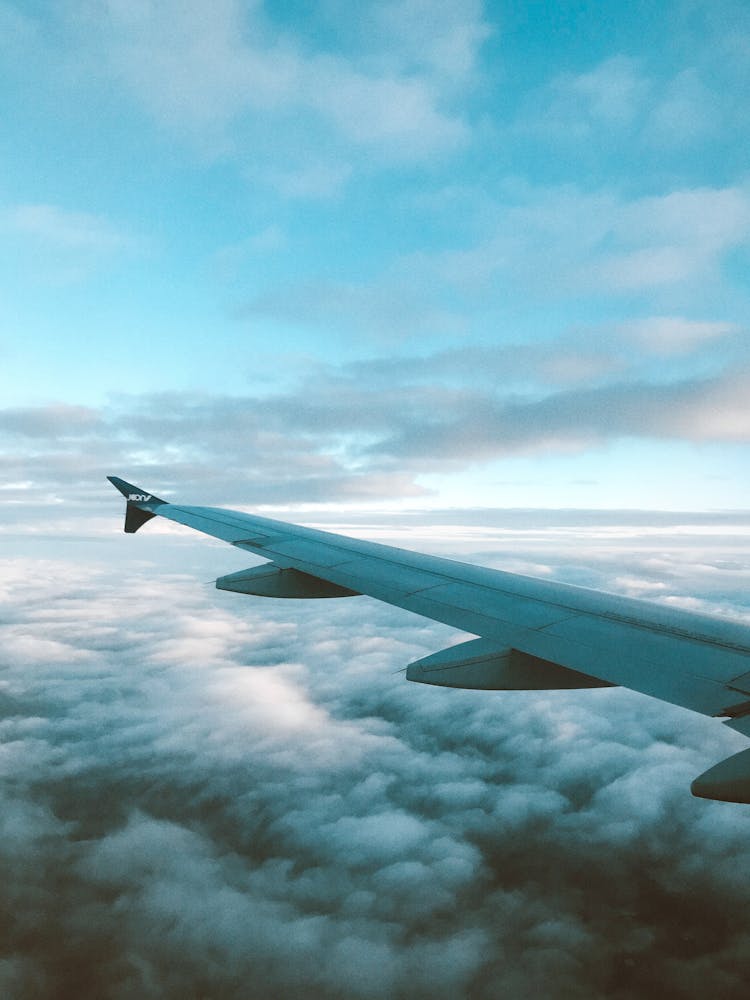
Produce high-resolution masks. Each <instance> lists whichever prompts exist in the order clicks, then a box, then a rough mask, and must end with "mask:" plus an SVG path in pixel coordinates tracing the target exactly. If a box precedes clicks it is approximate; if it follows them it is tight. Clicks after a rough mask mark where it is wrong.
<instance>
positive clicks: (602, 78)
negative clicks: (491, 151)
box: [525, 55, 650, 141]
mask: <svg viewBox="0 0 750 1000" xmlns="http://www.w3.org/2000/svg"><path fill="white" fill-rule="evenodd" d="M649 90H650V83H649V81H648V80H647V78H646V77H645V76H644V74H643V71H642V69H641V68H640V66H639V65H638V63H637V62H636V60H634V59H630V58H628V57H626V56H622V55H616V56H612V57H610V58H608V59H605V60H604V61H603V62H601V63H599V65H597V66H595V67H594V68H593V69H591V70H589V71H588V72H586V73H563V74H561V75H559V76H557V77H555V78H554V79H553V80H551V81H550V82H549V83H548V84H546V85H545V86H544V87H543V88H542V89H541V90H540V91H539V92H537V93H536V94H534V95H531V97H530V102H531V103H530V105H529V107H528V108H527V111H526V115H527V119H528V120H527V122H526V123H525V124H526V127H528V128H531V129H542V130H544V131H551V132H553V133H555V134H559V135H561V136H565V138H566V139H567V140H568V141H569V140H570V139H575V140H579V141H580V140H585V139H587V138H590V136H591V133H592V132H595V131H596V132H599V131H602V132H604V130H609V129H623V128H628V127H629V126H631V125H632V124H633V123H634V122H635V121H636V120H637V118H638V117H639V116H640V115H641V114H642V111H643V107H644V104H645V102H646V101H647V99H648V97H649Z"/></svg>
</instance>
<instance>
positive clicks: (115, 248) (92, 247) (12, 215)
mask: <svg viewBox="0 0 750 1000" xmlns="http://www.w3.org/2000/svg"><path fill="white" fill-rule="evenodd" d="M0 233H2V234H3V235H4V236H5V240H6V243H7V244H8V245H10V246H12V247H13V250H14V255H15V260H14V264H15V265H16V266H18V262H19V261H21V262H22V264H23V267H24V269H25V270H26V271H31V272H32V273H33V274H34V276H35V277H36V278H41V279H43V280H46V281H51V282H53V283H55V284H57V283H63V284H67V283H69V282H76V281H80V280H82V279H84V278H86V277H87V276H88V275H89V274H90V273H91V272H92V271H95V270H97V269H98V268H99V267H101V266H102V265H103V264H104V263H105V262H107V261H108V260H111V259H113V258H116V257H118V256H120V255H122V254H124V253H128V252H133V251H137V250H142V249H143V248H144V247H145V243H144V241H142V240H141V239H139V238H137V237H135V236H133V235H132V234H130V233H128V232H127V231H126V230H125V229H123V228H118V227H116V226H115V225H113V223H112V222H111V221H110V220H109V219H106V218H105V217H104V216H101V215H95V214H93V213H91V212H78V211H72V210H70V209H65V208H62V207H60V206H59V205H50V204H19V205H12V206H9V207H7V208H4V209H0Z"/></svg>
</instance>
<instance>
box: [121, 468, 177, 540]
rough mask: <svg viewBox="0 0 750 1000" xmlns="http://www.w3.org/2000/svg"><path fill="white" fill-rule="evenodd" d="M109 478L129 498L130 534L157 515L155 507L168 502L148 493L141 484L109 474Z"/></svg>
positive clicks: (126, 514)
mask: <svg viewBox="0 0 750 1000" xmlns="http://www.w3.org/2000/svg"><path fill="white" fill-rule="evenodd" d="M107 479H108V480H109V481H110V483H112V485H113V486H114V488H115V489H116V490H119V491H120V493H122V495H123V496H124V497H125V499H126V500H127V505H126V507H125V531H126V532H127V534H128V535H133V534H135V532H136V531H138V529H139V528H140V527H141V526H142V525H144V524H145V523H146V521H150V520H151V518H152V517H156V513H155V511H154V508H156V507H160V506H161V505H162V504H165V503H166V502H167V501H166V500H160V499H159V497H155V496H154V495H153V493H147V492H146V491H145V490H142V489H141V488H140V487H139V486H133V484H132V483H126V482H125V480H124V479H119V478H118V477H117V476H107Z"/></svg>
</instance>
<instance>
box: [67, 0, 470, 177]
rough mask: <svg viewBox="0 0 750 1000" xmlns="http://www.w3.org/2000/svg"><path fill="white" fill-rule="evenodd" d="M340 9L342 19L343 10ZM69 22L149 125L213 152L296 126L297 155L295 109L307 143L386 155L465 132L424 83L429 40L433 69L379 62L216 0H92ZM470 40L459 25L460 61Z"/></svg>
mask: <svg viewBox="0 0 750 1000" xmlns="http://www.w3.org/2000/svg"><path fill="white" fill-rule="evenodd" d="M340 16H341V17H342V18H345V19H349V18H350V17H351V12H350V11H348V10H347V11H341V12H340ZM73 26H74V30H75V31H77V33H78V37H79V44H80V46H81V48H82V51H84V52H85V53H87V56H88V59H89V62H90V63H92V68H93V60H94V59H95V60H96V64H97V65H96V71H97V72H98V73H100V74H103V75H104V76H105V77H107V78H109V79H110V80H114V81H115V82H116V83H117V84H119V85H121V86H124V87H125V88H126V89H127V91H129V92H130V94H131V95H132V96H133V97H135V99H136V100H137V101H138V102H139V103H140V104H141V105H142V107H143V108H145V109H146V111H147V112H148V113H149V114H150V115H152V116H153V117H154V118H155V119H156V120H157V121H158V122H159V123H161V124H162V125H163V126H165V127H167V128H169V129H170V130H172V131H177V132H178V133H183V134H187V135H192V136H194V137H196V138H198V139H199V140H200V141H201V142H202V143H203V144H204V148H205V149H206V150H211V149H213V151H214V152H215V153H217V154H219V155H226V153H228V152H233V153H234V152H240V153H241V151H242V150H243V149H253V150H257V148H258V146H259V143H258V138H259V136H263V137H265V138H267V139H268V140H269V141H270V142H271V143H272V144H273V137H272V133H271V131H269V129H270V127H271V125H272V126H273V128H275V129H276V130H277V131H278V130H280V131H281V132H282V133H287V134H291V133H295V132H299V136H300V141H302V150H303V151H304V149H306V148H307V144H306V143H305V142H304V141H303V140H302V136H303V134H304V130H302V131H299V123H298V121H297V120H296V119H297V117H298V116H300V115H303V116H304V115H308V116H310V115H312V116H319V122H318V126H319V127H318V128H317V130H316V132H317V135H318V142H317V147H318V149H320V135H321V134H324V133H325V131H326V130H327V129H328V130H331V131H332V133H333V135H334V137H335V139H338V141H343V142H344V143H347V144H352V145H353V146H354V147H355V148H356V147H364V148H365V149H366V150H367V151H368V153H370V154H372V153H374V154H375V155H376V156H378V157H382V158H383V159H385V160H386V161H388V160H394V159H395V160H397V161H399V160H402V159H406V160H411V159H421V158H423V157H425V156H429V155H433V154H436V153H440V152H442V151H445V150H450V149H452V148H454V147H455V146H456V145H457V144H461V143H463V142H464V141H465V139H466V138H467V135H468V127H467V125H466V124H465V123H464V121H463V120H462V118H461V117H460V115H459V114H457V113H454V111H452V110H451V108H450V107H447V106H445V105H444V101H443V94H442V93H441V87H440V86H439V84H438V83H436V62H437V64H439V63H440V59H439V58H438V57H437V52H438V49H439V45H438V41H439V40H436V41H435V46H434V47H435V51H436V58H435V59H434V60H432V70H433V72H431V73H427V72H425V71H422V72H421V73H419V72H413V71H408V70H407V68H406V64H404V63H403V62H399V63H397V64H393V63H390V64H389V65H387V66H386V65H384V64H382V63H380V64H378V60H368V59H367V58H364V57H362V58H358V57H357V54H356V53H354V54H351V53H346V54H345V53H343V52H340V51H335V50H331V51H327V50H326V49H325V48H319V49H318V50H317V51H316V50H315V48H314V46H313V45H311V43H310V40H309V38H306V37H304V36H303V35H301V34H299V33H298V31H295V30H293V28H292V26H291V24H283V23H276V22H275V21H274V18H273V16H272V14H271V12H270V11H269V10H266V9H264V7H263V6H262V5H261V4H258V3H253V4H250V5H242V4H240V3H238V2H236V0H221V2H220V3H218V4H213V5H212V7H211V10H210V12H209V11H208V10H207V8H206V7H205V6H204V5H203V4H201V3H198V2H192V0H191V2H189V3H185V2H179V3H177V2H169V3H151V2H147V3H142V4H138V5H137V6H135V7H133V5H129V4H122V3H120V2H119V0H109V2H104V0H103V2H101V3H95V4H92V5H89V6H88V7H86V8H84V13H81V12H80V11H78V12H76V14H75V15H74V16H73ZM481 38H482V33H481V32H479V31H476V32H474V33H473V34H472V32H471V31H469V30H468V29H467V32H465V34H464V38H463V40H462V42H461V45H460V50H461V51H462V52H463V53H464V55H463V59H464V61H466V59H468V58H469V52H470V51H471V49H472V47H473V46H475V45H478V44H479V42H480V41H481ZM92 39H96V48H95V50H94V49H93V48H92V44H91V40H92ZM387 41H388V38H384V39H383V45H384V46H385V45H386V44H387ZM460 58H461V57H460V53H459V52H456V53H454V54H453V55H452V56H451V54H450V53H449V52H448V51H446V52H445V55H444V58H443V66H444V67H448V70H450V67H451V66H455V65H456V63H457V61H460ZM448 70H445V69H444V70H443V71H444V72H445V71H448ZM267 115H272V116H273V121H272V122H270V121H267V120H266V116H267ZM265 138H264V140H263V141H262V142H261V143H260V146H261V147H262V146H263V145H264V143H265ZM318 158H319V159H320V156H319V157H318Z"/></svg>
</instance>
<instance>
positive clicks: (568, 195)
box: [0, 0, 750, 509]
mask: <svg viewBox="0 0 750 1000" xmlns="http://www.w3.org/2000/svg"><path fill="white" fill-rule="evenodd" d="M0 38H1V39H2V42H0V45H2V50H1V56H0V58H1V60H2V62H1V63H0V72H2V80H3V85H2V88H0V104H1V107H0V112H1V114H2V121H3V131H2V137H1V138H0V143H1V145H0V151H1V152H0V155H1V156H2V164H3V170H2V179H1V180H0V231H1V232H2V242H1V244H0V245H1V246H2V250H0V262H1V265H2V267H1V270H0V283H1V285H0V293H1V295H2V300H1V304H0V324H1V326H0V357H1V358H2V372H1V373H0V386H1V391H2V404H3V407H4V412H3V416H2V421H3V422H2V427H3V428H4V429H5V434H6V435H7V437H6V438H5V441H6V442H7V454H8V455H9V456H11V457H10V458H9V459H8V461H7V475H6V477H5V478H6V482H9V483H19V484H27V485H26V486H22V487H19V489H20V491H21V495H28V496H31V495H32V494H33V491H34V490H36V491H37V495H38V494H39V490H40V489H49V488H50V487H52V486H53V485H55V483H56V484H57V489H58V490H64V489H65V477H66V476H69V475H70V469H71V467H72V466H73V465H74V464H75V462H74V461H73V459H74V456H76V455H78V456H80V459H81V461H80V468H79V478H80V481H81V482H87V481H88V480H89V479H90V480H92V481H93V480H94V479H95V478H97V477H100V476H101V474H102V473H103V472H105V471H123V470H124V471H125V472H127V473H128V474H129V475H130V477H131V478H133V477H134V476H135V475H136V474H139V475H142V476H146V477H148V476H149V475H150V476H151V477H152V480H153V482H154V485H153V488H156V486H158V485H159V483H162V484H165V486H166V487H167V488H168V489H173V490H174V489H178V488H190V489H192V490H193V494H194V495H195V490H196V489H197V490H198V494H199V495H203V494H202V492H201V490H200V485H201V483H202V482H203V483H205V482H206V481H209V480H210V481H216V477H217V475H219V478H220V480H221V481H222V482H226V484H227V488H228V487H229V483H231V482H238V488H237V489H236V490H231V491H230V493H226V491H225V496H224V499H225V500H226V501H227V502H230V501H231V502H243V501H244V502H248V503H252V502H253V501H254V500H256V499H257V500H262V499H267V497H266V498H264V496H263V495H262V494H263V492H264V490H265V489H267V488H269V484H270V485H271V486H273V489H272V490H271V492H272V493H273V496H274V498H275V499H276V501H277V502H282V501H284V502H289V503H304V502H307V501H311V500H312V501H318V502H328V503H330V502H336V501H339V500H342V501H346V502H351V503H360V502H364V503H369V504H382V503H390V504H392V505H394V506H398V505H399V504H407V505H413V504H415V503H416V504H419V505H422V506H441V505H457V506H462V505H474V504H480V505H486V506H498V505H499V506H505V505H511V506H513V505H520V506H553V507H554V506H579V507H584V506H591V507H621V506H627V507H644V508H646V507H650V508H659V507H662V508H679V507H683V506H685V505H688V506H691V507H694V508H700V509H703V508H706V509H715V508H725V507H746V506H747V486H748V473H747V469H748V467H749V466H750V463H749V462H748V451H747V441H748V435H749V434H750V414H749V412H748V406H747V396H748V389H750V367H749V356H750V348H749V347H748V330H747V323H748V302H749V294H748V293H749V289H748V279H747V275H748V273H750V272H749V271H748V263H750V261H749V259H748V240H749V239H750V184H749V182H748V164H747V153H746V145H747V144H746V137H747V134H748V126H749V125H750V121H749V119H750V111H749V110H748V104H747V101H746V100H745V99H743V95H746V94H747V92H748V84H749V83H750V81H749V80H748V75H749V70H748V67H749V65H750V55H749V53H750V14H749V13H748V10H747V6H746V4H744V3H740V2H737V3H733V2H717V3H713V4H710V5H707V4H696V3H692V2H670V3H665V4H658V5H657V4H649V3H630V4H621V3H609V2H607V3H572V2H571V3H541V2H539V3H526V4H514V3H487V4H482V3H480V2H463V3H460V4H457V3H453V2H448V0H445V2H443V0H405V2H399V3H388V2H381V3H362V4H358V5H356V7H355V6H352V5H351V4H347V3H343V2H339V0H325V2H321V3H319V4H316V5H312V6H311V5H307V4H297V3H259V2H258V3H239V2H235V0H222V2H218V3H213V4H210V5H208V4H204V3H200V2H162V3H149V2H143V3H139V4H132V3H120V2H117V0H110V2H104V0H98V2H93V0H91V2H80V3H73V2H69V3H64V4H58V5H48V4H44V3H31V2H26V3H13V2H7V0H6V2H3V3H1V4H0ZM230 412H231V431H229V430H227V432H226V433H225V434H224V435H223V439H222V435H221V433H220V427H221V424H222V421H226V420H228V419H230V418H228V417H227V414H228V413H230ZM40 422H41V425H44V427H45V428H46V429H45V431H44V433H42V432H41V430H40V426H41V425H40ZM107 444H108V445H109V448H110V455H111V460H110V462H109V463H107V461H106V455H105V451H106V447H105V446H106V445H107ZM61 453H65V454H66V456H67V461H66V463H65V465H64V466H62V467H61V466H59V456H60V454H61ZM94 453H96V459H95V460H93V459H92V455H94ZM25 457H26V458H28V459H30V461H31V466H30V467H28V468H26V469H25V470H24V469H23V468H22V467H21V466H22V465H23V463H24V458H25ZM35 463H36V467H38V468H43V469H46V470H47V472H46V479H45V481H44V482H42V481H41V480H40V478H39V473H38V468H35V467H34V464H35ZM105 467H106V468H105ZM29 484H30V485H29ZM146 485H149V484H148V483H147V484H146ZM30 491H31V492H30ZM214 499H219V498H218V497H217V498H214Z"/></svg>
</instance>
